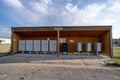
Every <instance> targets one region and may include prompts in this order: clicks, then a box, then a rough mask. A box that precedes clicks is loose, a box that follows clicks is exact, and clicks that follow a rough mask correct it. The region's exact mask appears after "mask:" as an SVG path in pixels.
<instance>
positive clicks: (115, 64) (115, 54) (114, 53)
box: [106, 49, 120, 67]
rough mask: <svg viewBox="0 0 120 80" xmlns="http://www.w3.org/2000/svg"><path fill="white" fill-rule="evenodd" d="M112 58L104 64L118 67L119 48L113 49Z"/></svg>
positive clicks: (119, 60)
mask: <svg viewBox="0 0 120 80" xmlns="http://www.w3.org/2000/svg"><path fill="white" fill-rule="evenodd" d="M113 56H114V58H113V60H111V61H107V62H106V64H107V65H109V66H119V67H120V50H119V49H113Z"/></svg>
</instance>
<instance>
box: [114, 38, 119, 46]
mask: <svg viewBox="0 0 120 80" xmlns="http://www.w3.org/2000/svg"><path fill="white" fill-rule="evenodd" d="M112 44H113V46H120V38H119V39H112Z"/></svg>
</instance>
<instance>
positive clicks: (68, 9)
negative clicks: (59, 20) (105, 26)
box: [62, 3, 105, 25]
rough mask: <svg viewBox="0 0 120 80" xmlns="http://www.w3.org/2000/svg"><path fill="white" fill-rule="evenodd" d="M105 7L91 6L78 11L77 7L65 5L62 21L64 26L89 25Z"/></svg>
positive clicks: (69, 4)
mask: <svg viewBox="0 0 120 80" xmlns="http://www.w3.org/2000/svg"><path fill="white" fill-rule="evenodd" d="M104 7H105V5H104V4H102V5H98V4H92V5H88V6H85V7H84V8H83V9H79V8H78V6H77V5H73V4H71V3H67V4H66V6H65V11H63V15H62V16H63V18H65V19H63V20H64V22H65V24H66V23H67V24H70V25H71V24H72V25H82V24H83V25H84V24H90V23H91V21H92V20H94V18H95V17H97V16H98V15H99V14H100V12H101V11H102V9H104Z"/></svg>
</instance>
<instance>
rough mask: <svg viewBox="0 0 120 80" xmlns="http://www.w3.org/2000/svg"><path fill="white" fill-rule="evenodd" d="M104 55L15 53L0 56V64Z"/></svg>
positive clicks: (42, 61)
mask: <svg viewBox="0 0 120 80" xmlns="http://www.w3.org/2000/svg"><path fill="white" fill-rule="evenodd" d="M102 58H105V56H101V55H99V56H93V55H90V56H86V55H59V57H58V56H57V55H56V54H15V55H9V56H4V57H0V64H5V63H32V62H33V63H44V62H46V61H48V60H49V61H50V60H54V62H55V61H61V60H77V59H102Z"/></svg>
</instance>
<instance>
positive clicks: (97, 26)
mask: <svg viewBox="0 0 120 80" xmlns="http://www.w3.org/2000/svg"><path fill="white" fill-rule="evenodd" d="M11 28H12V29H19V28H112V25H94V26H91V25H90V26H20V27H19V26H16V27H11Z"/></svg>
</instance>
